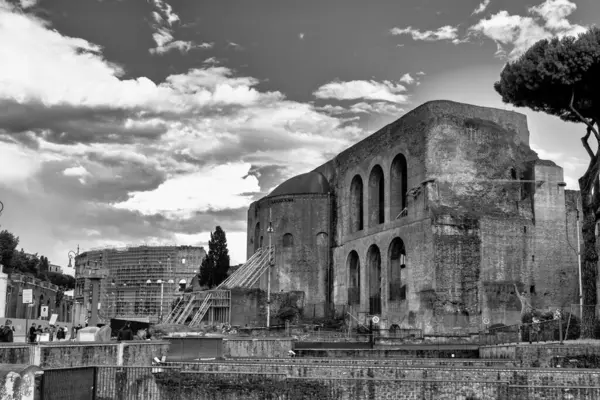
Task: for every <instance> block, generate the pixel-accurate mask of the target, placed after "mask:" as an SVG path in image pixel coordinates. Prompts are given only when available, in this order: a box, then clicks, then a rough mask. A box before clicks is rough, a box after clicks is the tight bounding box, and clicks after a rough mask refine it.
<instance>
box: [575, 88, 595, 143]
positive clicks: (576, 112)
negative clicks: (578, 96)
mask: <svg viewBox="0 0 600 400" xmlns="http://www.w3.org/2000/svg"><path fill="white" fill-rule="evenodd" d="M574 101H575V88H573V91H572V95H571V102H570V103H569V108H570V109H571V111H573V113H575V115H577V116H578V117H579V119H580V120H581V121H582V122H583V123H584V124H586V125H587V126H588V134H587V136H589V135H590V131H592V132H594V136H595V137H596V140H597V141H598V142H599V143H600V135H599V134H598V131H597V130H596V128H594V124H591V123H590V122H589V121H588V120H587V119H585V118H584V117H583V115H581V114H580V113H579V111H577V110H576V109H575V107H574V106H573V102H574Z"/></svg>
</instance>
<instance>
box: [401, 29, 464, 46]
mask: <svg viewBox="0 0 600 400" xmlns="http://www.w3.org/2000/svg"><path fill="white" fill-rule="evenodd" d="M390 32H391V34H392V35H397V36H399V35H409V36H411V37H412V38H413V40H423V41H427V42H433V41H438V40H450V41H452V43H455V44H458V43H461V40H460V39H459V38H458V28H457V27H455V26H450V25H446V26H442V27H440V28H438V29H437V30H435V31H423V32H422V31H420V30H418V29H414V28H413V27H411V26H409V27H407V28H402V29H401V28H392V29H391V30H390Z"/></svg>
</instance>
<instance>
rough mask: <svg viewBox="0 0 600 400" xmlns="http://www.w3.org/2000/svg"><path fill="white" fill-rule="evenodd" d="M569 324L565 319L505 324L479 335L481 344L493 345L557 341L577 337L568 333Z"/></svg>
mask: <svg viewBox="0 0 600 400" xmlns="http://www.w3.org/2000/svg"><path fill="white" fill-rule="evenodd" d="M569 333H572V332H569V324H568V323H565V321H562V320H559V319H554V320H548V321H540V322H534V323H528V324H515V325H505V326H500V327H496V328H491V329H488V330H487V331H486V332H482V333H481V335H480V344H481V345H495V344H503V343H519V342H528V343H539V342H559V341H562V340H566V339H567V338H568V339H575V338H577V337H579V332H577V336H576V337H574V335H570V334H569Z"/></svg>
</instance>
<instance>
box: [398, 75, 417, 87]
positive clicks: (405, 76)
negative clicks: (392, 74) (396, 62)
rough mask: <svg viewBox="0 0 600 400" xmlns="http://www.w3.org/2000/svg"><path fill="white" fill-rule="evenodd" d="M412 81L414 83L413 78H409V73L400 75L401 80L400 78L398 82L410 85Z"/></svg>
mask: <svg viewBox="0 0 600 400" xmlns="http://www.w3.org/2000/svg"><path fill="white" fill-rule="evenodd" d="M414 81H415V78H413V77H412V76H410V74H409V73H406V74H404V75H402V78H400V82H402V83H406V84H407V85H410V84H411V83H413V82H414Z"/></svg>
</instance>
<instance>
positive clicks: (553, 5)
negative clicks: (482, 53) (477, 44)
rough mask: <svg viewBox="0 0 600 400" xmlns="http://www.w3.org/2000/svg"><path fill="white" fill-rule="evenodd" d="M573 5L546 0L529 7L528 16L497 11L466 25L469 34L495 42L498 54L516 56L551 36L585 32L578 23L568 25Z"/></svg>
mask: <svg viewBox="0 0 600 400" xmlns="http://www.w3.org/2000/svg"><path fill="white" fill-rule="evenodd" d="M576 8H577V6H576V4H575V3H573V2H571V1H569V0H546V1H544V2H543V3H542V4H540V5H538V6H535V7H531V8H529V10H528V11H529V14H530V16H521V15H511V14H509V13H508V11H500V12H498V13H497V14H494V15H492V16H490V18H488V19H482V20H481V21H479V22H478V23H477V24H475V25H473V26H472V27H470V28H469V31H470V33H471V34H479V35H483V36H485V37H487V38H489V39H492V40H494V41H495V42H496V44H497V47H498V49H497V51H496V55H497V56H501V57H504V56H506V55H507V56H508V57H509V58H510V59H515V58H518V57H519V56H520V55H521V54H523V53H524V52H525V51H526V50H527V49H528V48H529V47H530V46H531V45H533V44H534V43H535V42H537V41H539V40H542V39H547V38H550V37H553V36H558V37H564V36H576V35H577V34H580V33H583V32H585V30H586V28H585V27H584V26H581V25H576V24H571V22H569V21H568V20H567V17H568V16H569V15H571V14H572V13H573V11H575V9H576Z"/></svg>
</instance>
